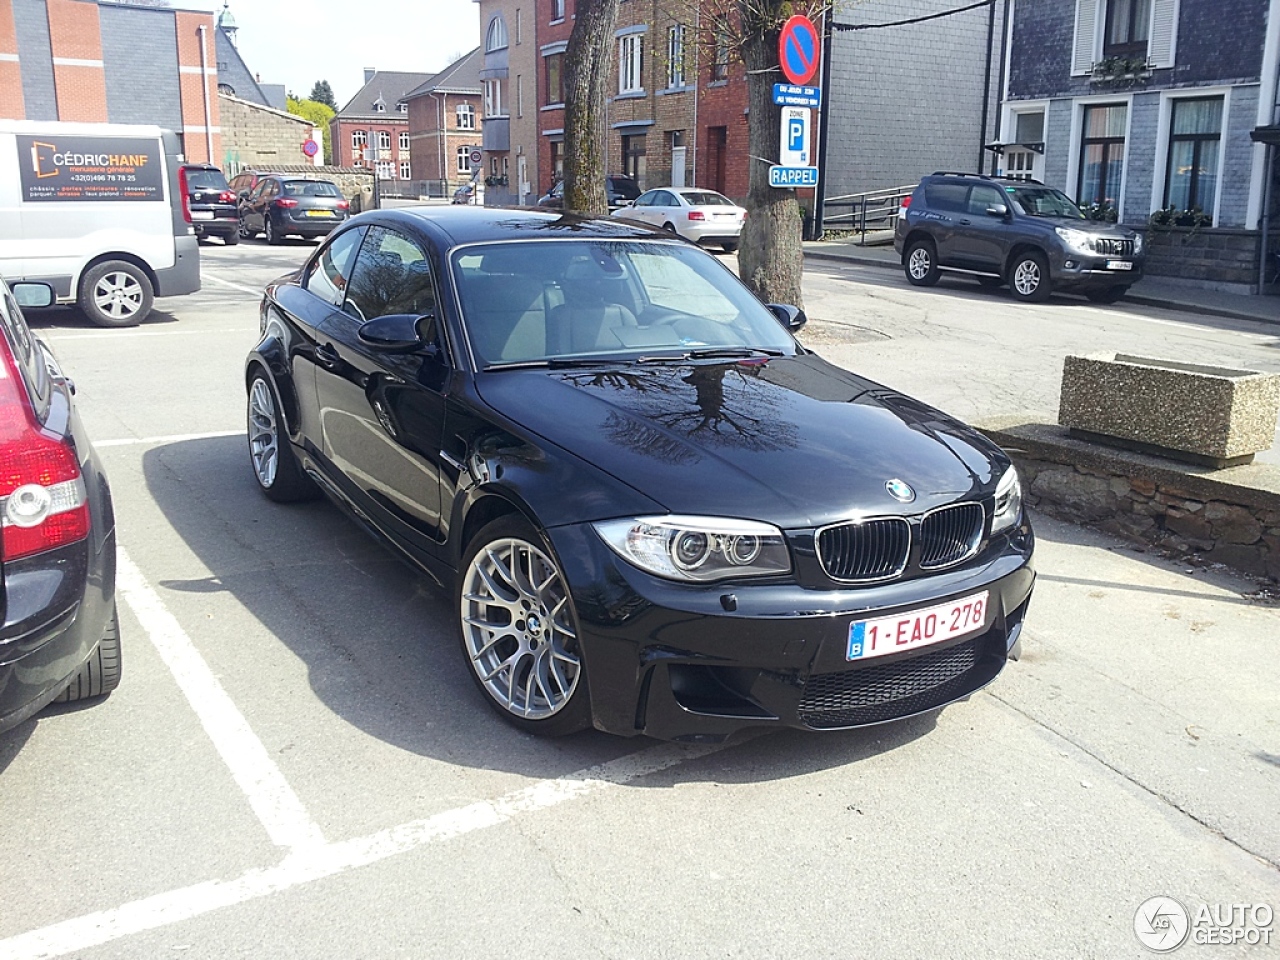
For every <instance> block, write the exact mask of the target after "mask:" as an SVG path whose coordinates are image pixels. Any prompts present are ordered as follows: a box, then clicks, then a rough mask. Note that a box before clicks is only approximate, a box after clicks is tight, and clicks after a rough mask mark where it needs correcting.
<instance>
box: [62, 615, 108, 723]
mask: <svg viewBox="0 0 1280 960" xmlns="http://www.w3.org/2000/svg"><path fill="white" fill-rule="evenodd" d="M118 686H120V614H119V612H118V611H117V610H116V608H115V607H112V608H111V619H110V620H109V621H108V622H107V629H106V632H105V633H104V634H103V636H102V639H101V640H99V641H98V645H97V646H96V647H94V648H93V653H91V654H90V655H89V659H88V660H86V661H85V662H84V663H82V664H81V665H80V669H79V670H77V671H76V674H75V676H73V677H72V678H71V682H70V683H69V684H68V685H67V688H66V689H65V690H63V691H62V692H61V693H60V694H58V695H57V696H56V697H55V698H54V701H53V702H54V703H71V702H73V701H76V700H88V699H89V698H90V697H102V696H106V695H107V694H108V693H110V692H111V691H112V690H114V689H115V688H116V687H118Z"/></svg>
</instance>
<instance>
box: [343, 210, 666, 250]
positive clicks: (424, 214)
mask: <svg viewBox="0 0 1280 960" xmlns="http://www.w3.org/2000/svg"><path fill="white" fill-rule="evenodd" d="M350 222H351V223H353V224H354V223H361V222H381V223H385V224H388V225H400V226H401V227H407V228H414V227H416V228H417V229H418V230H420V231H422V232H423V233H426V234H427V235H428V236H430V237H432V238H433V239H434V240H435V241H436V244H437V245H438V246H440V247H442V248H446V247H457V246H462V245H463V244H469V243H491V242H494V241H498V240H539V239H548V238H551V239H561V240H588V239H590V240H638V239H645V240H652V239H658V240H668V239H671V238H670V235H669V234H667V233H665V232H664V231H658V230H654V229H652V228H650V227H646V226H642V225H639V224H630V223H627V222H626V221H624V220H614V219H612V218H606V217H600V218H593V217H579V216H574V215H572V214H562V213H559V212H557V211H540V210H515V209H507V208H503V207H466V206H462V207H459V206H453V205H448V206H442V205H435V204H422V205H416V206H407V207H396V208H394V209H390V210H371V211H369V212H368V213H362V214H359V215H357V216H355V217H353V218H352V219H351V221H350ZM675 242H680V243H683V242H684V241H675Z"/></svg>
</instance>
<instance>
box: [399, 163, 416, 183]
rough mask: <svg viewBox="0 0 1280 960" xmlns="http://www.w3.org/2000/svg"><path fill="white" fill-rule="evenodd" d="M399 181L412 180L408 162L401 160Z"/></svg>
mask: <svg viewBox="0 0 1280 960" xmlns="http://www.w3.org/2000/svg"><path fill="white" fill-rule="evenodd" d="M400 179H401V180H412V179H413V177H412V175H411V171H410V168H409V161H408V160H401V161H400Z"/></svg>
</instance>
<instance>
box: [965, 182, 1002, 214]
mask: <svg viewBox="0 0 1280 960" xmlns="http://www.w3.org/2000/svg"><path fill="white" fill-rule="evenodd" d="M1003 203H1005V199H1004V197H1002V196H1001V195H1000V191H999V190H997V189H996V188H995V187H987V186H976V187H974V188H973V190H972V192H970V194H969V212H970V213H971V214H973V215H974V216H978V217H985V216H986V215H987V208H988V207H994V206H997V205H999V204H1003Z"/></svg>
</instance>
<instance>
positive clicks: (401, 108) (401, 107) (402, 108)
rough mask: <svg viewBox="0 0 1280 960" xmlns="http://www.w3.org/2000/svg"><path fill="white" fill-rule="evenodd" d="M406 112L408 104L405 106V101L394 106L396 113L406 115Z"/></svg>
mask: <svg viewBox="0 0 1280 960" xmlns="http://www.w3.org/2000/svg"><path fill="white" fill-rule="evenodd" d="M408 112H409V104H407V103H406V102H405V101H403V100H401V101H400V102H399V103H397V104H396V113H408Z"/></svg>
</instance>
